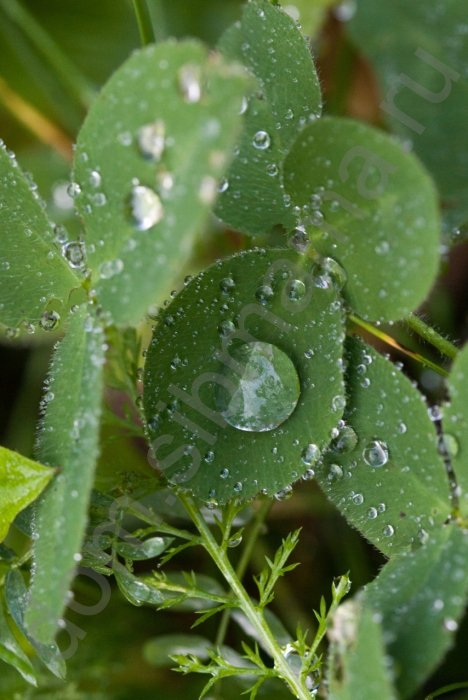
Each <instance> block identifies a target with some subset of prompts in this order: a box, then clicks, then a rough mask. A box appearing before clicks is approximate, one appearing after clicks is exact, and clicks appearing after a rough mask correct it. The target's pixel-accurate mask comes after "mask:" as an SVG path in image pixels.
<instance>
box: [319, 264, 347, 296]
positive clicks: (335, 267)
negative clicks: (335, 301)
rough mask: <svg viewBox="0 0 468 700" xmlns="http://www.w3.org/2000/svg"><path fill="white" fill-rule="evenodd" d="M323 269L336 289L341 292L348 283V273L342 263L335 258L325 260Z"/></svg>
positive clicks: (322, 265)
mask: <svg viewBox="0 0 468 700" xmlns="http://www.w3.org/2000/svg"><path fill="white" fill-rule="evenodd" d="M321 268H322V271H324V272H325V273H326V274H327V275H328V276H329V278H330V280H331V284H332V286H333V287H334V289H336V290H337V291H338V292H340V291H341V290H342V289H343V287H344V286H345V284H346V281H347V275H346V272H345V270H344V269H343V267H342V266H341V265H340V263H339V262H337V261H336V260H334V259H333V258H323V260H322V263H321Z"/></svg>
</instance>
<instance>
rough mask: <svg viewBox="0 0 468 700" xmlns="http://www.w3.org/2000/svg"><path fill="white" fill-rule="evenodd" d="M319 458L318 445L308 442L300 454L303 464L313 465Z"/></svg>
mask: <svg viewBox="0 0 468 700" xmlns="http://www.w3.org/2000/svg"><path fill="white" fill-rule="evenodd" d="M319 457H320V449H319V446H318V445H314V443H313V442H310V443H309V444H308V445H307V446H306V447H304V449H303V450H302V453H301V458H302V461H303V462H304V464H306V465H307V466H309V465H311V464H314V462H316V461H317V460H318V458H319Z"/></svg>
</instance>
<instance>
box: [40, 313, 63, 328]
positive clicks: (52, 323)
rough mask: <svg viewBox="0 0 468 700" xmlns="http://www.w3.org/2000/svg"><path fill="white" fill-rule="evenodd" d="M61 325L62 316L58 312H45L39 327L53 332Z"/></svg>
mask: <svg viewBox="0 0 468 700" xmlns="http://www.w3.org/2000/svg"><path fill="white" fill-rule="evenodd" d="M59 323H60V314H59V313H57V311H44V313H43V314H42V316H41V318H40V320H39V325H40V327H41V328H42V330H43V331H53V330H54V329H55V328H57V326H58V325H59Z"/></svg>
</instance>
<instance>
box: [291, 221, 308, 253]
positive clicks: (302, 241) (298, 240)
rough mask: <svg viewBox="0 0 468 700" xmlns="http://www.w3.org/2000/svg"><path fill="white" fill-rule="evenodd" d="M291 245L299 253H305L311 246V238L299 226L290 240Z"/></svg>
mask: <svg viewBox="0 0 468 700" xmlns="http://www.w3.org/2000/svg"><path fill="white" fill-rule="evenodd" d="M289 245H290V246H291V248H294V250H296V251H297V252H298V253H305V252H306V250H307V248H308V247H309V245H310V241H309V236H308V235H307V233H306V231H305V229H304V228H301V227H300V226H298V227H297V228H295V229H294V231H293V232H292V233H291V237H290V239H289Z"/></svg>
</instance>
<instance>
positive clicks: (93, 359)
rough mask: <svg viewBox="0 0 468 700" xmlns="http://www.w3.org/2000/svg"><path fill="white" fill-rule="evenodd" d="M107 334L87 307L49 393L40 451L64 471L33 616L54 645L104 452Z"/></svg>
mask: <svg viewBox="0 0 468 700" xmlns="http://www.w3.org/2000/svg"><path fill="white" fill-rule="evenodd" d="M103 340H104V335H103V331H102V329H101V327H100V326H99V324H98V323H97V321H96V320H95V319H94V317H93V316H92V315H89V312H88V310H87V308H86V307H82V308H81V309H80V310H79V311H78V312H76V313H75V315H74V316H72V318H71V320H70V323H69V327H68V332H67V335H66V336H65V338H64V339H63V340H62V342H61V343H60V344H59V345H58V347H57V349H56V351H55V355H54V357H53V359H52V366H51V370H50V375H49V383H48V385H47V393H46V394H45V396H44V402H45V408H44V417H43V421H42V426H41V429H40V433H39V436H38V449H37V453H38V456H39V457H40V458H41V459H42V461H44V462H45V463H46V464H51V465H53V466H56V467H59V468H60V474H59V475H58V476H57V478H56V479H55V480H54V482H53V484H52V486H51V488H49V489H48V490H47V492H46V494H45V495H44V497H43V498H42V499H41V500H40V502H39V503H38V504H37V511H36V519H35V530H36V531H35V534H34V545H33V554H34V573H33V576H32V580H31V587H30V588H31V590H30V600H29V604H28V609H27V611H26V615H25V621H26V624H27V627H28V630H29V632H30V633H31V635H32V636H33V637H34V638H35V639H38V640H39V641H41V642H44V643H46V644H47V643H49V642H50V641H51V640H52V639H53V638H54V635H55V632H56V630H57V624H58V620H59V619H60V617H61V615H62V612H63V608H64V606H65V599H66V595H67V591H68V589H69V586H70V583H71V580H72V577H73V570H74V568H75V567H76V565H77V562H78V561H79V560H80V555H79V551H80V547H81V543H82V539H83V535H84V530H85V527H86V518H87V508H88V502H89V496H90V491H91V488H92V484H93V474H94V467H95V464H96V460H97V455H98V435H99V418H100V411H101V391H102V369H103V363H104V344H103Z"/></svg>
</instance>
